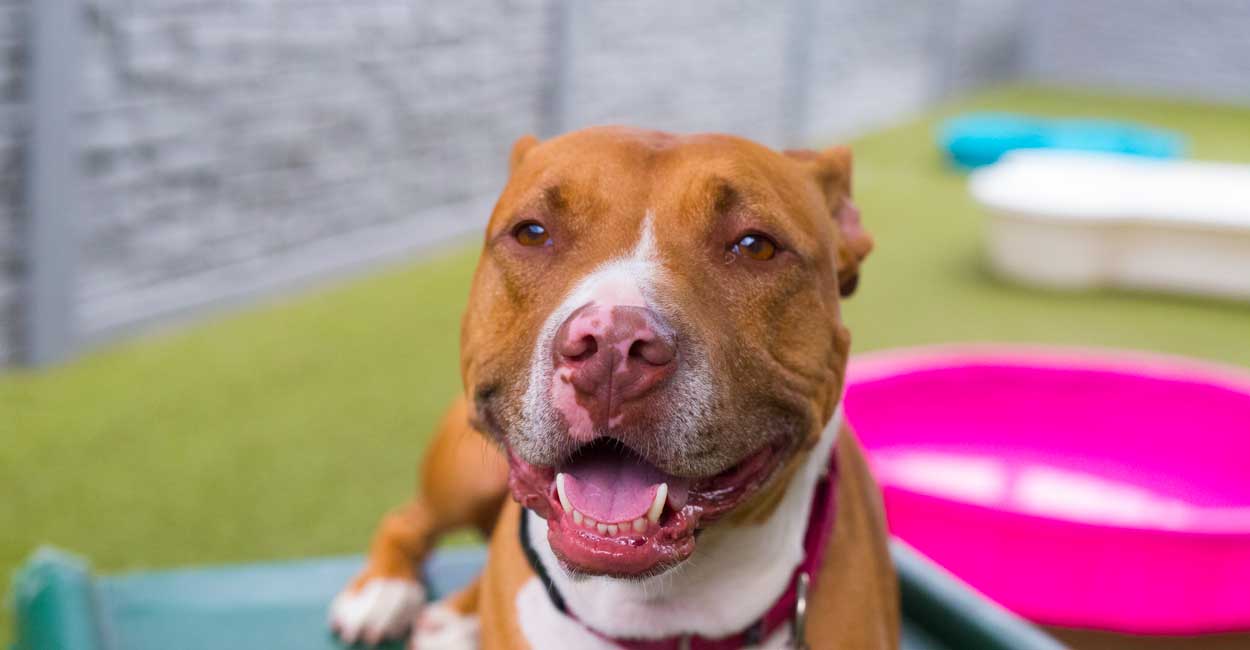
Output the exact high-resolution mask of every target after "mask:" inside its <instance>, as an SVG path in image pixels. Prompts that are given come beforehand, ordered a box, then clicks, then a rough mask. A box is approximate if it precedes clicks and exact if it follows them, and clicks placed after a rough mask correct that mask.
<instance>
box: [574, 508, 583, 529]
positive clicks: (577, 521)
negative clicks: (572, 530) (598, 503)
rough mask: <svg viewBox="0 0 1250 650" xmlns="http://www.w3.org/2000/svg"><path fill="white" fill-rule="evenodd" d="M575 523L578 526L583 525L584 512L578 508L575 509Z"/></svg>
mask: <svg viewBox="0 0 1250 650" xmlns="http://www.w3.org/2000/svg"><path fill="white" fill-rule="evenodd" d="M573 523H574V524H577V525H578V526H580V525H582V513H580V512H578V511H576V510H574V511H573Z"/></svg>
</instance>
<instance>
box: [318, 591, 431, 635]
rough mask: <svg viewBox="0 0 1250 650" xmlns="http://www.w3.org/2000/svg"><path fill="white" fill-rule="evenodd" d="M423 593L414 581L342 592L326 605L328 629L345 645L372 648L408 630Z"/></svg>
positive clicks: (423, 599) (419, 609) (423, 595)
mask: <svg viewBox="0 0 1250 650" xmlns="http://www.w3.org/2000/svg"><path fill="white" fill-rule="evenodd" d="M424 603H425V589H424V588H422V587H421V585H420V584H419V583H417V582H416V581H415V580H403V579H399V578H387V579H377V580H370V581H368V582H366V583H365V585H364V586H363V587H361V588H360V590H359V591H352V590H350V589H347V590H344V591H343V592H342V593H340V594H339V595H338V596H336V597H335V598H334V602H332V603H330V629H332V630H334V632H335V633H336V634H338V635H339V638H341V639H343V641H344V642H346V643H349V644H351V643H357V642H360V643H364V644H367V645H376V644H378V643H381V642H382V641H385V640H387V639H396V638H399V637H401V636H403V634H404V632H407V631H408V629H409V628H410V627H412V624H413V621H415V620H416V618H417V613H418V612H420V611H421V605H422V604H424Z"/></svg>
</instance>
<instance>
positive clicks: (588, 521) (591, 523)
mask: <svg viewBox="0 0 1250 650" xmlns="http://www.w3.org/2000/svg"><path fill="white" fill-rule="evenodd" d="M582 525H583V526H585V527H587V528H589V529H591V530H594V529H595V520H594V519H591V518H590V517H586V518H585V519H582Z"/></svg>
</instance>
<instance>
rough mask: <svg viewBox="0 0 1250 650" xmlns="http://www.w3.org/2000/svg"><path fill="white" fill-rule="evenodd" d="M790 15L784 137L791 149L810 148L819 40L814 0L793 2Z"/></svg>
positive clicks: (788, 10)
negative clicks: (816, 42)
mask: <svg viewBox="0 0 1250 650" xmlns="http://www.w3.org/2000/svg"><path fill="white" fill-rule="evenodd" d="M785 11H786V27H785V29H786V36H787V38H786V46H785V47H786V51H785V53H784V59H783V61H784V65H785V70H784V71H783V77H782V79H783V80H784V82H783V85H782V91H781V102H782V106H781V119H782V125H781V137H782V139H783V144H784V145H785V146H787V147H802V146H810V144H811V143H810V142H808V138H810V137H811V136H812V135H813V134H812V133H809V131H810V129H809V128H808V125H807V120H808V118H809V108H810V107H809V106H808V104H809V103H810V102H811V93H810V92H809V91H808V85H809V84H810V83H811V80H812V45H813V43H812V41H813V40H814V39H815V38H816V32H815V28H814V27H813V17H814V16H815V13H816V6H815V5H814V4H813V0H790V2H787V3H786V4H785Z"/></svg>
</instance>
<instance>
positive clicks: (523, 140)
mask: <svg viewBox="0 0 1250 650" xmlns="http://www.w3.org/2000/svg"><path fill="white" fill-rule="evenodd" d="M537 144H538V138H536V137H534V136H532V135H523V136H521V137H519V138H517V140H516V142H514V143H512V154H511V155H509V156H508V173H509V174H511V173H513V172H515V171H516V168H517V167H520V166H521V161H522V160H524V159H525V154H527V153H529V150H530V149H533V148H534V145H537Z"/></svg>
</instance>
